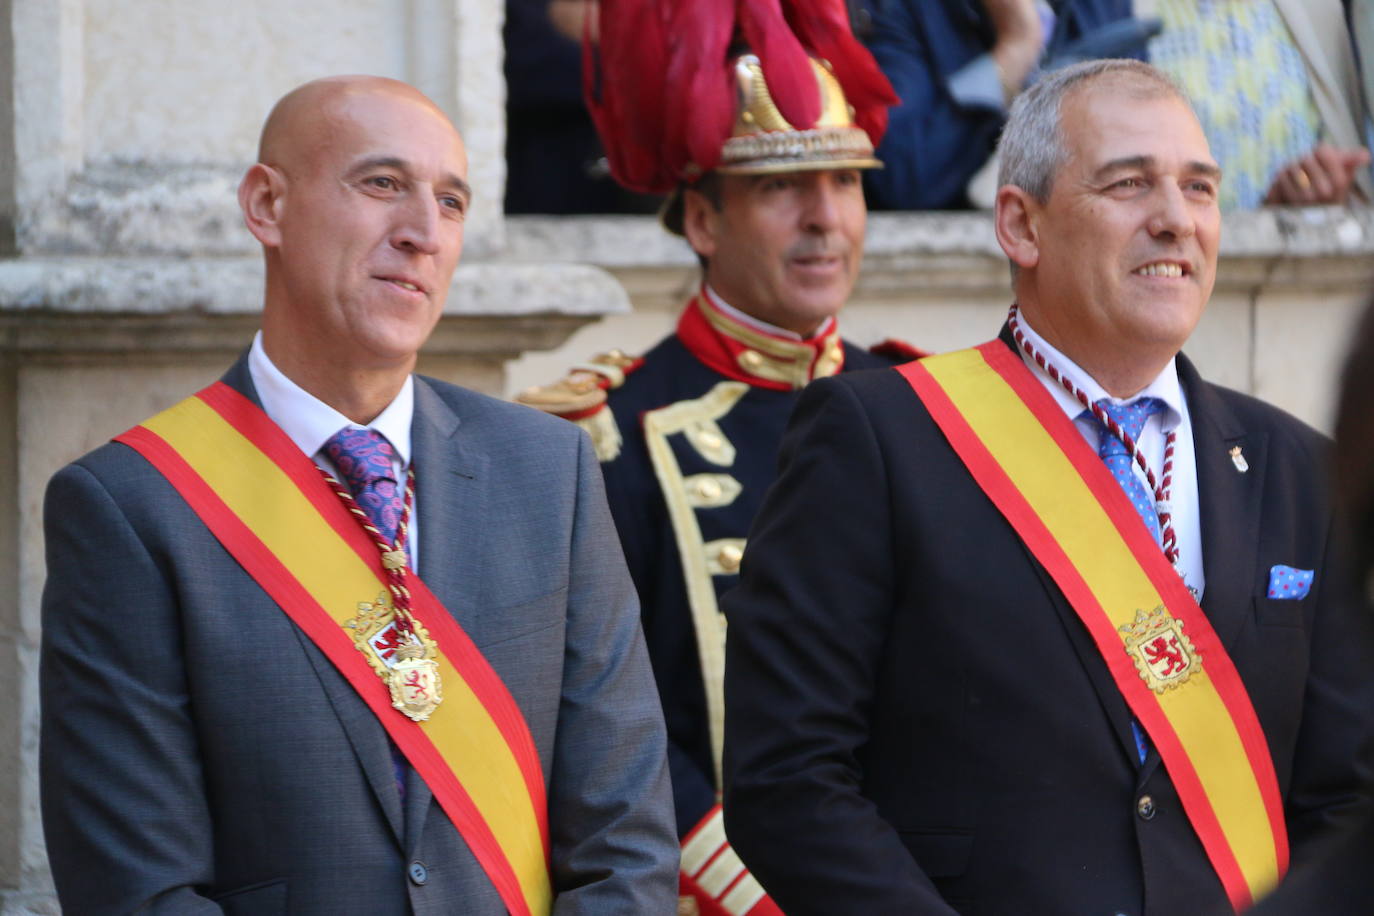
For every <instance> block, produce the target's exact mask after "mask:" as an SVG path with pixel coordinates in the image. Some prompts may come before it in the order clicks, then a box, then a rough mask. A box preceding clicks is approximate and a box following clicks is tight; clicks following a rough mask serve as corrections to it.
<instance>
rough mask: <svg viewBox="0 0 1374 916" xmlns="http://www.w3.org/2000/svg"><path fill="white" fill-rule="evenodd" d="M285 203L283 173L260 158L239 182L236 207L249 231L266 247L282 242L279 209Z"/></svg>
mask: <svg viewBox="0 0 1374 916" xmlns="http://www.w3.org/2000/svg"><path fill="white" fill-rule="evenodd" d="M285 203H286V176H285V175H283V174H282V173H281V171H280V170H279V169H275V168H273V167H272V166H270V165H263V164H262V163H261V162H259V163H257V164H256V165H254V166H253V167H252V168H251V169H249V170H248V173H247V174H246V175H244V176H243V181H241V182H239V209H241V210H242V211H243V222H244V225H246V226H247V227H248V231H249V232H251V233H253V238H255V239H257V240H258V241H259V242H261V243H262V244H263V245H265V246H267V247H268V248H275V247H277V246H278V245H280V244H281V225H280V223H281V213H282V208H283V206H284V204H285Z"/></svg>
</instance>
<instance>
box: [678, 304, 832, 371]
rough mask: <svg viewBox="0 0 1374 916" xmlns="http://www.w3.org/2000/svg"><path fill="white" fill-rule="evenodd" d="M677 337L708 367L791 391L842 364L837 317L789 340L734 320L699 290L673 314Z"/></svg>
mask: <svg viewBox="0 0 1374 916" xmlns="http://www.w3.org/2000/svg"><path fill="white" fill-rule="evenodd" d="M677 336H678V339H679V340H681V341H682V344H683V346H685V347H686V348H687V349H688V350H689V351H690V352H691V353H692V355H693V356H695V357H696V358H697V359H699V360H701V361H702V362H703V363H705V364H706V365H707V366H709V367H710V368H712V369H714V370H715V371H717V372H719V373H720V374H721V375H724V376H727V377H728V378H732V379H735V380H736V381H740V382H745V383H747V384H749V385H753V386H754V387H756V388H771V389H773V390H774V391H792V390H793V389H796V388H803V387H805V386H806V384H807V383H808V382H810V381H811V380H812V379H813V378H821V377H824V376H828V375H834V374H835V373H836V372H839V371H840V370H841V369H842V368H843V367H844V345H843V344H842V343H841V341H840V330H839V323H838V322H831V326H830V330H829V331H828V332H827V333H825V334H823V335H819V336H817V337H813V338H811V339H810V340H791V339H789V338H786V337H779V336H777V335H775V334H769V333H766V332H764V331H760V330H758V329H757V328H751V327H749V326H747V325H745V324H742V323H741V322H739V321H736V320H735V319H734V318H731V317H730V316H729V315H727V314H725V313H724V312H723V311H721V310H720V309H718V308H716V307H715V306H714V305H712V304H711V302H710V301H709V300H708V299H707V298H706V297H705V296H704V295H697V296H694V297H693V298H692V300H691V301H690V302H688V303H687V307H686V308H685V309H684V310H683V312H682V317H681V318H679V319H678V324H677Z"/></svg>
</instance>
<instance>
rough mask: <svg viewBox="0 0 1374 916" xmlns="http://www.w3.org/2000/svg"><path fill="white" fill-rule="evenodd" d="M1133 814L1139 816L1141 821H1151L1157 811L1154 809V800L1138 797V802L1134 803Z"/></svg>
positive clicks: (1143, 796) (1147, 797)
mask: <svg viewBox="0 0 1374 916" xmlns="http://www.w3.org/2000/svg"><path fill="white" fill-rule="evenodd" d="M1135 813H1136V814H1139V815H1140V819H1141V820H1142V821H1152V820H1154V819H1155V815H1156V814H1158V813H1159V809H1158V808H1156V807H1155V800H1154V799H1153V798H1151V797H1150V796H1148V795H1142V796H1140V801H1138V802H1136V803H1135Z"/></svg>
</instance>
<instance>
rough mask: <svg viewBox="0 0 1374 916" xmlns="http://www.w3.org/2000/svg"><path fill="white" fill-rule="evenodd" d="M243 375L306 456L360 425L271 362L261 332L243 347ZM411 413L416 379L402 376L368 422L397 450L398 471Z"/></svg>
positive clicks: (406, 460) (404, 460)
mask: <svg viewBox="0 0 1374 916" xmlns="http://www.w3.org/2000/svg"><path fill="white" fill-rule="evenodd" d="M248 373H249V375H250V376H251V377H252V379H253V387H255V388H256V389H257V391H258V398H259V399H260V400H261V401H262V409H263V410H264V411H265V412H266V413H267V415H268V416H269V417H271V418H272V422H274V423H276V424H277V425H278V426H280V427H281V428H282V431H283V432H285V433H286V435H287V436H289V437H290V438H291V441H292V442H294V443H296V446H297V447H298V448H299V449H300V450H301V451H302V452H304V453H305V454H306V455H308V456H310V457H311V458H313V457H314V456H315V454H316V453H317V452H319V450H320V449H321V448H323V447H324V444H325V442H327V441H328V440H329V437H330V436H332V435H334V434H335V433H336V432H338V431H339V430H341V429H343V428H344V427H345V426H355V427H356V426H359V424H357V423H354V422H353V421H352V420H350V419H348V417H345V416H344V415H343V414H341V413H339V412H338V411H337V410H335V409H334V408H332V407H330V406H329V405H328V404H326V403H324V402H323V401H321V400H320V399H319V398H317V397H315V396H314V395H313V394H311V393H310V392H308V391H306V390H305V389H304V388H302V387H301V386H299V385H297V384H296V383H295V382H293V381H291V379H289V378H287V377H286V376H285V375H284V374H283V373H282V371H281V370H280V369H278V368H277V367H276V366H275V365H273V363H272V360H271V359H270V358H268V356H267V351H266V350H264V349H263V347H262V331H258V332H257V334H255V335H253V346H252V347H251V348H249V350H248ZM414 414H415V379H414V377H413V376H406V380H405V384H404V385H402V386H401V391H400V393H399V394H397V395H396V397H395V398H394V399H393V400H392V402H391V403H390V404H388V405H387V407H386V409H385V410H383V411H382V412H381V413H380V414H378V415H377V419H375V420H373V421H372V422H371V423H370V424H368V428H370V429H375V430H376V431H377V432H379V433H381V434H382V435H383V436H386V439H387V441H388V442H390V443H391V447H392V448H394V449H395V450H396V456H397V457H398V458H399V459H400V462H401V470H403V471H404V470H405V469H406V468H408V467H410V421H411V418H412V417H413V416H414Z"/></svg>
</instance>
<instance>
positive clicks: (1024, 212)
mask: <svg viewBox="0 0 1374 916" xmlns="http://www.w3.org/2000/svg"><path fill="white" fill-rule="evenodd" d="M996 206H997V209H996V211H995V213H994V217H993V228H994V229H995V230H996V232H997V244H999V245H1001V246H1002V250H1003V251H1005V252H1006V253H1007V257H1008V258H1010V259H1011V262H1012V263H1013V264H1015V265H1016V266H1017V267H1021V268H1029V267H1034V266H1035V265H1036V264H1038V263H1039V262H1040V226H1039V224H1038V222H1037V216H1038V214H1039V211H1040V202H1039V201H1037V200H1036V199H1035V198H1034V197H1032V196H1031V195H1030V194H1029V193H1028V192H1027V191H1025V190H1024V189H1022V188H1019V187H1017V186H1016V185H1014V184H1005V185H1002V187H1000V188H998V189H997V204H996Z"/></svg>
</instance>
